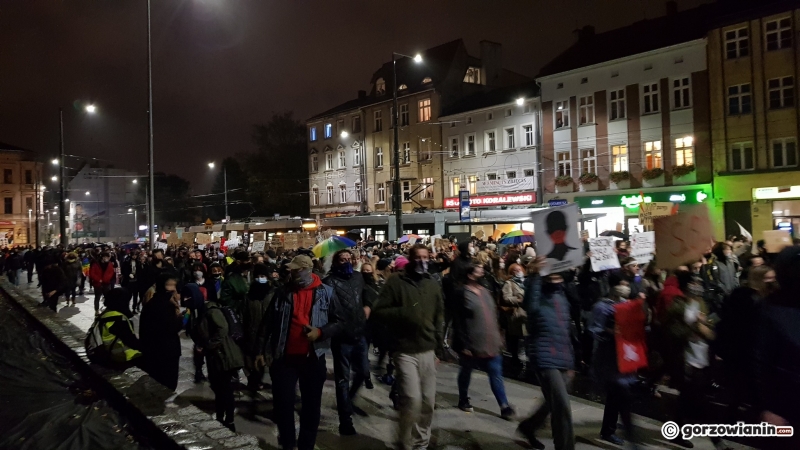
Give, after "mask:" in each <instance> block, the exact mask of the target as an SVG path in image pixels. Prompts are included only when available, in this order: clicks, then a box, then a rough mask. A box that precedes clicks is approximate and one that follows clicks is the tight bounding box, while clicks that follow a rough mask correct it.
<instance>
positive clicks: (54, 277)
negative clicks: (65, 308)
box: [39, 255, 67, 311]
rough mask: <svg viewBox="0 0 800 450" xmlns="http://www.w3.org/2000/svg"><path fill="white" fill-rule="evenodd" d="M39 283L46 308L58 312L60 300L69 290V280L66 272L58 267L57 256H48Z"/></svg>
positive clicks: (40, 272) (40, 273)
mask: <svg viewBox="0 0 800 450" xmlns="http://www.w3.org/2000/svg"><path fill="white" fill-rule="evenodd" d="M39 283H40V285H41V287H42V297H43V298H44V302H43V304H44V306H47V307H49V308H50V309H52V310H53V311H56V308H57V307H58V298H59V297H60V296H61V294H62V293H63V292H65V291H66V288H67V278H66V276H64V271H63V270H61V267H59V266H58V260H57V259H56V257H55V255H47V257H46V259H45V262H44V268H43V269H42V270H40V271H39Z"/></svg>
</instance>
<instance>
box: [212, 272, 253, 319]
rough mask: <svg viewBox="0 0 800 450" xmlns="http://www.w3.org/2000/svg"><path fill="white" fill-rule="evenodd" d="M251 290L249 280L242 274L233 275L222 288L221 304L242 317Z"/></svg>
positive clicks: (220, 293) (227, 278) (220, 294)
mask: <svg viewBox="0 0 800 450" xmlns="http://www.w3.org/2000/svg"><path fill="white" fill-rule="evenodd" d="M249 289H250V286H248V284H247V280H245V279H244V277H242V275H241V274H238V273H232V274H230V276H228V277H226V278H225V281H223V282H222V286H220V292H219V304H220V305H223V306H228V307H230V308H232V309H233V310H234V311H236V313H237V314H239V317H241V316H242V312H243V310H244V303H245V301H246V300H247V291H248V290H249Z"/></svg>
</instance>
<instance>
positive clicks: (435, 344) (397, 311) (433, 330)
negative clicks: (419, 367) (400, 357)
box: [371, 274, 444, 356]
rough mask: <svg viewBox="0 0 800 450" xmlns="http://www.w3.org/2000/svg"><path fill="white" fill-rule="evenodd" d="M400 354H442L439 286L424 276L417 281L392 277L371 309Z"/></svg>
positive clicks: (441, 314) (440, 290) (404, 277)
mask: <svg viewBox="0 0 800 450" xmlns="http://www.w3.org/2000/svg"><path fill="white" fill-rule="evenodd" d="M371 317H372V318H374V319H375V320H376V321H378V322H380V323H382V324H384V325H385V326H386V327H387V329H388V333H389V336H390V339H393V340H394V342H393V345H392V348H393V349H394V350H396V351H398V352H400V353H409V354H413V353H421V352H426V351H430V350H433V351H435V352H436V354H437V356H440V355H441V352H442V328H443V322H444V298H443V296H442V289H441V288H440V287H439V284H438V283H436V282H435V281H434V280H433V279H431V277H430V275H428V274H425V275H423V276H422V278H421V279H420V280H418V281H416V280H413V279H412V278H410V277H408V276H407V275H406V274H399V275H397V276H391V277H389V279H388V280H386V284H385V285H384V286H383V288H382V289H381V292H380V294H379V296H378V299H377V300H376V301H375V304H374V305H373V308H372V315H371Z"/></svg>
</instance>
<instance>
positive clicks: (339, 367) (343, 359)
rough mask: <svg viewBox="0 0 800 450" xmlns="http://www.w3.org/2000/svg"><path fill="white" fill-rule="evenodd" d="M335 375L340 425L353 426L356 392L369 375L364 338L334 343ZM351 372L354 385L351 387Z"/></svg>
mask: <svg viewBox="0 0 800 450" xmlns="http://www.w3.org/2000/svg"><path fill="white" fill-rule="evenodd" d="M331 353H333V373H334V376H335V379H336V410H337V411H338V412H339V424H340V425H352V424H353V419H352V416H353V402H352V398H353V397H355V395H356V392H358V389H359V388H360V387H361V385H362V384H364V380H365V379H366V377H367V376H368V375H369V365H366V364H365V362H366V361H367V342H366V340H365V339H364V338H363V337H362V338H360V339H358V340H357V341H356V342H354V343H352V344H350V343H344V342H333V345H331ZM351 371H352V372H355V375H354V376H352V380H353V384H352V386H351V385H350V377H351Z"/></svg>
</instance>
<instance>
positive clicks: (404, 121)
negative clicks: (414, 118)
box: [399, 103, 410, 127]
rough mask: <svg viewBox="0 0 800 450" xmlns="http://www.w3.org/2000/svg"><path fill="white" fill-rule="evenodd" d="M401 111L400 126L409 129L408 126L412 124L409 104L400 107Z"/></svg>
mask: <svg viewBox="0 0 800 450" xmlns="http://www.w3.org/2000/svg"><path fill="white" fill-rule="evenodd" d="M399 111H400V117H399V120H400V126H401V127H407V126H408V124H409V123H410V122H409V116H408V103H403V104H402V105H400V109H399Z"/></svg>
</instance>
